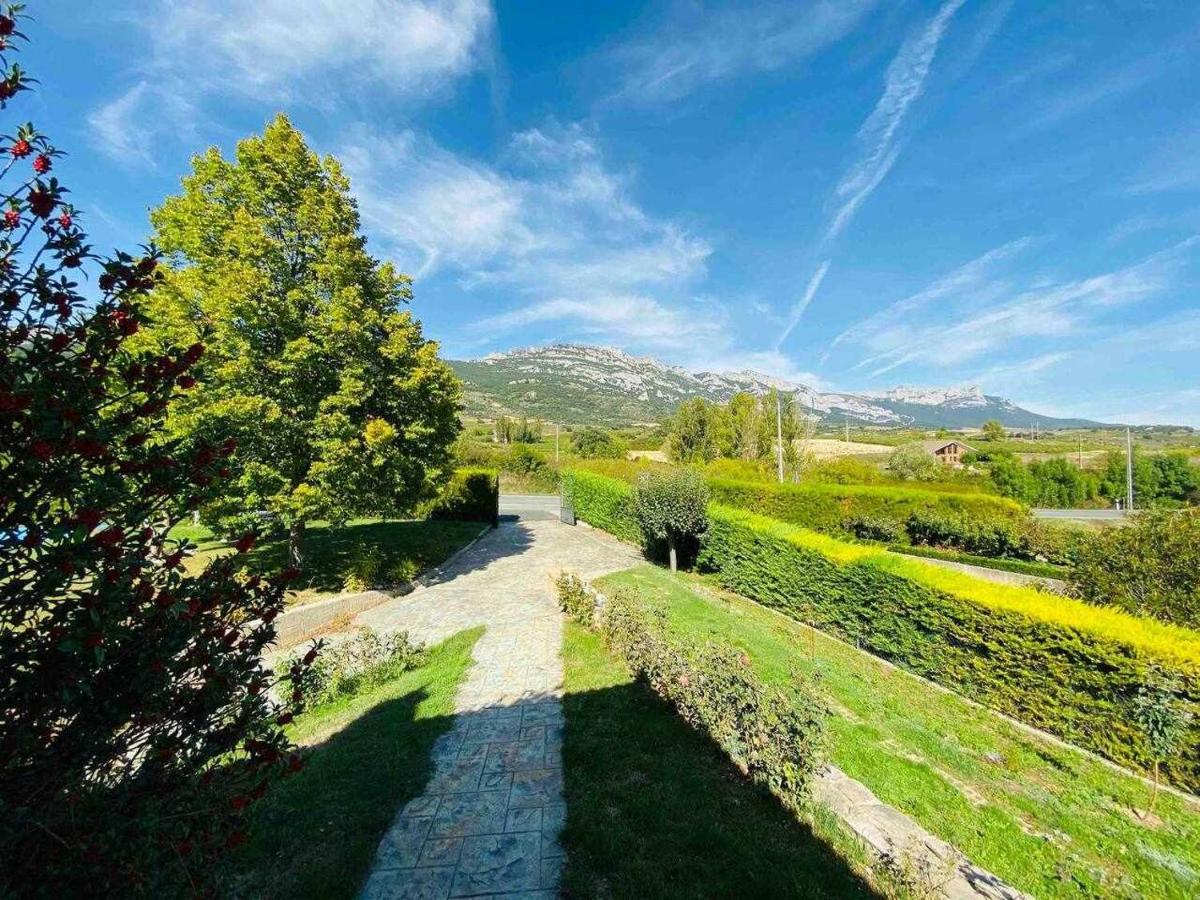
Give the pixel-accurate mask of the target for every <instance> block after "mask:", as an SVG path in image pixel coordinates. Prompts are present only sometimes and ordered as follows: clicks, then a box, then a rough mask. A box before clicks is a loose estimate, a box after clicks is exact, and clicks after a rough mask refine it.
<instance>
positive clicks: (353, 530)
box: [171, 519, 483, 604]
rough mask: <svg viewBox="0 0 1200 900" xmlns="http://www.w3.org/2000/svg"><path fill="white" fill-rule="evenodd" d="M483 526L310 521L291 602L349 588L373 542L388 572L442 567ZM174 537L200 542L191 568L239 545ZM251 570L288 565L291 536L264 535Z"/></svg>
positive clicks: (207, 534) (182, 533)
mask: <svg viewBox="0 0 1200 900" xmlns="http://www.w3.org/2000/svg"><path fill="white" fill-rule="evenodd" d="M482 527H483V526H482V525H480V524H479V523H478V522H436V521H384V520H382V519H355V520H352V521H350V522H347V523H346V524H345V525H344V526H342V527H341V528H334V527H333V526H331V525H330V524H329V523H327V522H316V523H310V524H309V526H308V529H307V535H306V538H305V544H304V554H305V568H304V572H303V574H302V575H301V577H300V578H299V579H298V580H297V581H296V582H295V583H294V587H295V589H296V593H295V594H293V595H290V597H289V602H290V603H292V604H297V603H311V602H312V601H313V600H320V599H323V598H324V597H328V596H329V595H331V594H335V593H340V592H341V591H342V590H343V588H344V583H345V579H346V575H347V574H349V572H350V569H351V563H352V561H353V559H354V556H355V554H356V553H358V552H361V551H363V550H365V549H367V548H370V547H372V546H376V547H379V549H380V551H381V553H382V559H383V565H382V567H381V571H385V572H386V571H387V570H388V569H390V568H391V567H392V566H395V565H396V564H398V563H400V562H402V561H405V560H409V561H411V562H412V563H413V564H414V565H415V566H416V567H417V571H421V570H423V569H428V568H429V567H430V566H436V565H437V564H438V563H440V562H441V561H442V560H444V559H445V558H446V557H447V556H449V555H450V554H451V553H453V552H454V551H455V550H457V549H458V548H459V547H462V546H464V545H465V544H467V543H469V542H470V541H471V540H472V539H474V538H475V536H476V535H478V534H479V530H480V529H481V528H482ZM171 537H173V538H185V537H186V538H187V539H188V540H190V541H192V542H193V543H195V544H197V545H198V546H199V551H198V552H197V553H196V555H195V556H193V557H191V558H190V559H189V560H188V561H187V567H188V570H189V571H192V572H198V571H200V570H201V569H203V568H204V566H205V565H207V564H208V561H209V560H210V559H212V558H214V557H216V556H223V555H226V554H228V553H232V552H234V551H233V547H232V545H231V544H229V543H228V542H226V541H222V540H220V539H219V538H217V537H216V535H214V534H213V533H212V532H211V531H209V530H208V529H207V528H204V527H203V526H193V525H183V526H176V527H175V528H174V529H172V531H171ZM241 559H242V560H243V561H244V565H245V567H246V568H248V569H252V570H254V571H259V572H277V571H279V570H280V569H284V568H286V567H287V536H286V535H277V536H273V537H268V538H265V539H263V540H262V541H260V542H259V543H258V545H257V546H255V548H254V549H253V550H251V551H250V552H249V553H247V554H246V555H245V556H243V557H241Z"/></svg>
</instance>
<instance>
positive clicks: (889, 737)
mask: <svg viewBox="0 0 1200 900" xmlns="http://www.w3.org/2000/svg"><path fill="white" fill-rule="evenodd" d="M598 584H599V586H600V587H601V589H604V590H612V589H614V588H617V587H625V588H631V589H633V590H636V591H637V592H638V593H639V594H640V595H641V596H643V597H645V598H646V599H647V601H648V602H654V603H659V604H662V605H663V606H664V607H665V608H666V609H667V610H668V616H669V621H670V622H671V623H672V626H673V627H676V628H678V629H679V630H680V631H681V632H684V633H688V634H690V635H693V636H711V637H713V638H719V639H721V640H727V641H730V642H731V643H733V644H734V645H736V646H738V647H740V648H741V649H742V650H743V651H744V652H745V653H746V654H747V655H748V656H749V657H750V658H751V659H752V661H753V664H754V666H755V668H756V669H757V671H758V672H759V674H760V675H761V676H762V677H763V678H764V679H765V680H767V681H768V682H771V683H774V684H778V685H780V686H782V687H784V688H786V685H787V684H788V682H789V680H790V677H791V673H792V672H793V671H804V672H809V673H813V674H814V675H815V676H816V677H817V678H819V679H820V681H821V682H822V684H823V685H824V686H825V689H826V690H827V691H828V694H829V696H830V698H831V700H832V705H833V706H834V709H835V712H836V714H835V715H834V716H833V717H832V719H831V722H830V729H831V734H832V737H833V749H832V761H833V762H834V764H835V765H837V766H838V767H839V768H841V769H842V770H843V771H845V772H846V773H847V774H849V775H850V776H851V777H853V778H856V779H858V780H859V781H862V782H863V783H864V784H866V785H867V786H868V787H869V788H870V789H871V790H872V791H874V792H875V794H876V795H878V796H879V797H880V798H881V799H882V800H884V801H885V802H887V803H889V804H891V805H893V806H896V807H898V808H900V809H902V810H903V811H904V812H906V813H908V814H909V815H911V816H912V817H913V818H915V819H916V820H917V821H919V822H920V823H921V824H922V825H924V826H925V827H926V828H927V829H929V830H930V831H931V832H933V833H934V834H936V835H938V836H939V837H941V838H943V839H944V840H946V841H949V842H950V843H951V844H954V845H955V846H957V847H958V848H959V849H961V850H962V851H963V852H964V853H966V854H967V856H968V857H970V858H971V859H972V860H974V861H975V862H976V863H978V864H979V865H982V866H983V867H985V868H987V869H990V870H991V871H993V872H995V873H996V874H997V875H999V876H1000V877H1001V878H1003V879H1005V880H1006V881H1008V882H1010V883H1011V884H1013V885H1015V886H1017V887H1019V888H1021V889H1023V890H1025V891H1027V892H1029V893H1031V894H1033V895H1034V896H1037V897H1080V896H1085V897H1101V896H1102V897H1146V898H1166V897H1171V898H1174V897H1178V898H1183V897H1191V896H1196V893H1197V891H1200V806H1197V805H1194V804H1189V803H1187V802H1186V801H1183V800H1180V799H1178V798H1176V797H1174V796H1171V795H1166V794H1164V795H1161V796H1160V798H1159V801H1158V806H1157V808H1156V810H1155V817H1154V818H1152V819H1151V820H1149V821H1142V820H1141V819H1140V818H1139V813H1140V812H1141V811H1143V810H1144V809H1145V806H1146V803H1147V801H1148V799H1149V794H1150V790H1149V788H1148V787H1146V786H1145V785H1144V784H1143V783H1142V782H1141V781H1139V780H1138V779H1135V778H1133V777H1130V776H1127V775H1124V774H1122V773H1119V772H1116V771H1114V770H1113V769H1111V768H1109V767H1107V766H1105V765H1104V764H1102V763H1100V762H1097V761H1095V760H1092V759H1089V758H1088V757H1086V756H1084V755H1083V754H1082V753H1079V752H1077V751H1074V750H1072V749H1069V748H1064V747H1060V746H1056V745H1055V744H1054V743H1052V742H1050V741H1047V740H1043V739H1040V738H1038V737H1035V736H1033V735H1030V734H1028V733H1026V732H1024V731H1022V730H1021V729H1019V728H1017V727H1016V726H1014V725H1012V724H1011V723H1009V722H1007V721H1006V720H1004V719H1002V718H1001V717H999V716H997V715H995V714H993V713H990V712H988V711H987V710H984V709H981V708H978V707H975V706H972V705H971V704H968V703H966V702H965V701H964V700H962V699H961V698H959V697H957V696H955V695H953V694H948V693H946V692H943V691H939V690H937V689H935V688H933V687H930V686H929V685H927V684H925V683H924V682H922V681H920V680H919V679H917V678H915V677H913V676H911V675H909V674H907V673H905V672H902V671H900V670H896V669H893V668H891V667H889V666H887V665H886V664H885V663H883V662H882V661H880V660H878V659H876V658H875V657H872V656H870V655H868V654H866V653H862V652H859V651H857V650H855V649H854V648H852V647H848V646H846V645H844V644H842V643H840V642H838V641H835V640H833V639H831V638H829V637H827V636H825V635H823V634H822V633H820V632H818V631H815V630H813V629H810V628H807V627H806V626H803V625H800V624H798V623H795V622H791V621H789V620H787V619H784V618H783V617H781V616H778V615H776V614H774V613H772V612H771V611H769V610H767V609H764V608H763V607H760V606H758V605H757V604H755V603H752V602H750V601H747V600H744V599H742V598H740V597H736V596H734V595H731V594H728V593H726V592H722V591H719V590H718V589H716V588H715V587H713V586H712V585H711V584H710V583H709V582H707V581H706V580H704V579H700V578H698V577H696V576H688V575H680V576H676V577H672V576H671V575H670V574H669V573H666V572H663V571H662V570H659V569H656V568H654V567H651V566H641V567H638V568H636V569H631V570H629V571H627V572H623V573H618V574H616V575H612V576H608V577H606V578H603V579H600V581H599V582H598Z"/></svg>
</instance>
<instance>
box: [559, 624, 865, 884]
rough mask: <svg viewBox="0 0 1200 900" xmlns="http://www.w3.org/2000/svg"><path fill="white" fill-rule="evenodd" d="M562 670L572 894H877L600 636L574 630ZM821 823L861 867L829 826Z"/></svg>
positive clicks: (567, 876)
mask: <svg viewBox="0 0 1200 900" xmlns="http://www.w3.org/2000/svg"><path fill="white" fill-rule="evenodd" d="M563 662H564V668H565V688H566V693H565V697H564V700H563V704H564V711H565V714H566V728H565V733H564V744H563V763H564V772H565V777H566V796H567V825H566V830H565V832H564V834H563V841H564V846H565V849H566V853H567V864H566V869H565V871H564V874H563V893H564V896H567V897H579V898H596V897H602V898H630V900H634V898H636V900H643V898H654V897H670V898H687V897H771V898H787V897H828V898H848V897H864V896H873V894H872V892H871V890H870V889H869V888H868V887H866V885H865V883H864V882H863V880H862V879H861V878H860V877H859V876H858V875H857V874H856V873H855V871H854V870H853V868H852V864H851V863H849V862H847V861H846V858H845V857H843V856H842V855H840V853H839V852H838V851H837V850H835V849H834V848H833V847H832V846H831V845H830V844H829V843H828V842H827V840H825V839H823V838H822V837H819V836H818V835H817V834H814V832H813V830H812V829H811V828H810V827H809V826H808V825H806V824H804V823H802V822H799V821H797V820H796V819H795V818H794V817H793V816H791V815H790V814H789V813H788V812H787V811H785V810H784V809H783V807H781V806H780V805H779V803H778V802H776V800H775V799H774V798H773V797H771V796H770V795H769V794H767V793H766V792H765V791H762V790H759V789H758V788H756V787H755V786H754V785H752V784H750V783H749V782H748V781H746V780H744V779H743V778H742V777H741V776H740V775H739V774H738V773H737V772H736V770H735V769H734V768H733V765H732V764H731V763H730V762H729V760H728V758H727V757H726V756H724V755H723V754H722V753H721V752H720V750H719V749H717V747H716V746H715V745H714V744H713V743H712V742H711V741H710V740H709V739H708V738H707V737H706V736H705V735H702V734H700V733H699V732H697V731H694V730H693V729H691V728H690V727H689V726H688V725H687V724H686V723H685V722H684V721H683V720H682V719H681V718H679V716H678V715H676V713H675V712H674V711H673V710H672V709H671V708H670V707H669V706H668V705H667V704H666V703H664V702H663V701H662V700H660V699H659V698H658V697H657V696H656V695H654V694H653V693H651V692H650V690H649V689H648V688H646V687H644V686H643V685H641V684H637V683H635V682H634V681H633V679H632V678H631V677H630V674H629V671H628V670H627V669H626V668H625V666H624V665H623V664H622V663H620V662H618V661H617V660H616V659H615V658H614V657H612V656H611V655H610V654H609V653H608V651H607V650H606V649H605V647H604V645H603V644H602V643H601V641H600V639H599V638H598V637H597V636H596V635H595V634H593V633H591V632H589V631H587V630H585V629H583V628H582V627H580V626H578V625H575V624H573V623H570V624H568V625H567V626H566V633H565V641H564V646H563ZM817 827H818V828H819V829H820V830H821V832H822V834H824V835H825V836H826V837H827V838H830V839H833V840H835V841H837V842H839V844H840V845H841V846H842V847H843V848H844V850H845V852H846V853H847V854H848V855H849V856H850V857H851V858H855V859H861V856H860V854H859V853H858V852H857V847H855V846H854V845H853V844H852V843H851V842H850V840H849V839H848V838H847V837H846V836H845V835H844V834H842V833H840V832H839V831H838V829H837V828H836V826H834V825H832V823H831V822H830V821H829V820H828V819H822V821H821V822H819V823H818V824H817Z"/></svg>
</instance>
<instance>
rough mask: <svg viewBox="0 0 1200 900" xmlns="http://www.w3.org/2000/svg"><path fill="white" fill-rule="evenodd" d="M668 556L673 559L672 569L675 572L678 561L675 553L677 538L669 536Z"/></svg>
mask: <svg viewBox="0 0 1200 900" xmlns="http://www.w3.org/2000/svg"><path fill="white" fill-rule="evenodd" d="M667 556H668V557H670V559H671V571H672V572H674V571H675V568H676V561H677V558H676V555H675V538H667Z"/></svg>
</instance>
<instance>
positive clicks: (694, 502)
mask: <svg viewBox="0 0 1200 900" xmlns="http://www.w3.org/2000/svg"><path fill="white" fill-rule="evenodd" d="M707 508H708V487H707V486H706V485H705V484H704V479H703V478H702V477H701V476H700V473H699V472H697V471H696V470H695V469H676V470H674V471H669V472H647V473H646V474H645V475H643V476H641V477H640V478H639V479H638V481H637V484H636V485H635V486H634V488H633V514H634V515H635V516H636V517H637V520H638V524H639V525H640V526H641V528H642V532H643V533H644V534H645V535H646V538H647V539H648V542H654V541H665V542H666V545H667V554H668V556H669V559H670V564H671V571H672V572H674V571H675V569H676V567H677V560H678V554H679V552H680V551H681V550H682V551H683V552H684V553H685V554H687V553H688V551H690V550H691V549H692V547H693V546H694V544H695V541H696V540H697V538H699V536H700V535H702V534H703V533H704V529H705V528H707V527H708V514H707V512H706V510H707Z"/></svg>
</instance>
